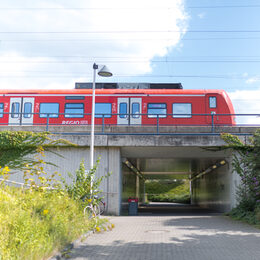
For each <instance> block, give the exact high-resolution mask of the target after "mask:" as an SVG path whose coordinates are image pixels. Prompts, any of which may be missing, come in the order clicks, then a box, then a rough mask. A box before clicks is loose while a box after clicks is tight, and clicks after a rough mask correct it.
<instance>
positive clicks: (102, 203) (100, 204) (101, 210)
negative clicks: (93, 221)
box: [99, 200, 106, 215]
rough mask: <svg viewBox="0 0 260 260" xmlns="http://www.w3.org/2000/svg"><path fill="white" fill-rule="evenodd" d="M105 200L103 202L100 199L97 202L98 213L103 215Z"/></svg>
mask: <svg viewBox="0 0 260 260" xmlns="http://www.w3.org/2000/svg"><path fill="white" fill-rule="evenodd" d="M105 208H106V206H105V202H103V201H102V200H101V201H100V202H99V211H100V215H103V214H104V213H105Z"/></svg>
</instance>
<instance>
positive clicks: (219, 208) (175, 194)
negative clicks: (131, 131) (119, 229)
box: [121, 150, 237, 215]
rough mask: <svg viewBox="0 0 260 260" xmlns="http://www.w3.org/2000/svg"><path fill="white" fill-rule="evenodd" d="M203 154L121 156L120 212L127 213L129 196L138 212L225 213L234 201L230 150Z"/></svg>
mask: <svg viewBox="0 0 260 260" xmlns="http://www.w3.org/2000/svg"><path fill="white" fill-rule="evenodd" d="M190 152H191V151H190ZM136 154H138V152H137V153H136ZM159 154H160V155H161V156H162V153H159ZM159 154H158V151H157V156H158V155H159ZM181 154H182V152H181V150H180V155H181ZM206 154H207V156H205V157H201V156H202V154H198V153H194V156H193V158H192V157H191V156H190V155H191V154H190V153H189V158H178V157H174V158H165V157H163V158H162V157H160V158H145V157H144V155H145V153H144V154H143V157H139V158H133V157H132V158H131V157H123V158H122V196H121V197H122V202H121V213H122V214H123V215H127V214H128V206H129V204H128V199H129V198H138V207H139V208H138V213H139V214H143V213H144V214H145V213H147V212H149V210H151V211H152V210H155V211H156V212H157V213H159V214H160V213H162V214H163V213H170V212H172V213H173V214H174V212H175V213H176V212H177V211H178V210H180V207H181V208H182V209H184V210H188V209H191V210H194V207H196V208H199V209H208V210H212V211H216V212H228V211H229V210H230V209H231V208H232V207H233V206H234V204H235V203H236V201H235V186H236V185H237V179H236V177H234V173H233V172H232V167H231V166H232V163H231V161H232V156H231V154H230V152H228V153H227V152H225V153H224V154H223V153H214V152H207V153H206ZM171 155H173V153H171ZM168 157H170V156H168Z"/></svg>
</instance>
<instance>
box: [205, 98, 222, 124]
mask: <svg viewBox="0 0 260 260" xmlns="http://www.w3.org/2000/svg"><path fill="white" fill-rule="evenodd" d="M206 106H207V107H206V111H207V112H206V113H207V114H210V115H215V114H217V96H214V95H206ZM212 120H214V123H217V121H218V120H219V117H218V116H217V117H216V116H213V117H212V116H207V123H210V124H212V123H213V122H212Z"/></svg>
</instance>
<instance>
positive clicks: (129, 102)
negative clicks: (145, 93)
mask: <svg viewBox="0 0 260 260" xmlns="http://www.w3.org/2000/svg"><path fill="white" fill-rule="evenodd" d="M117 104H118V106H117V111H118V115H117V124H119V125H140V124H141V123H142V116H141V109H142V99H141V98H118V100H117Z"/></svg>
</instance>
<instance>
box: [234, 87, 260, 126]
mask: <svg viewBox="0 0 260 260" xmlns="http://www.w3.org/2000/svg"><path fill="white" fill-rule="evenodd" d="M229 96H230V98H231V100H232V103H233V105H234V109H235V113H236V114H260V87H259V88H258V89H255V90H237V91H235V92H229ZM237 123H238V124H240V123H241V124H258V125H259V124H260V117H258V116H252V115H248V116H238V117H237Z"/></svg>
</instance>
